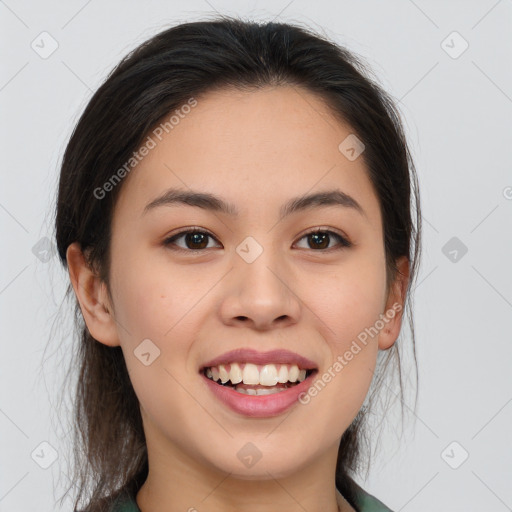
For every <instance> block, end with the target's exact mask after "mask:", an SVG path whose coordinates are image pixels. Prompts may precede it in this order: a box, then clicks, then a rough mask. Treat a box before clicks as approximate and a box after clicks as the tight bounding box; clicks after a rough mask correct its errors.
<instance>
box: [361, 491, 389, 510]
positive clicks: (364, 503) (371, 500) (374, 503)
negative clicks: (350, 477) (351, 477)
mask: <svg viewBox="0 0 512 512" xmlns="http://www.w3.org/2000/svg"><path fill="white" fill-rule="evenodd" d="M356 488H357V497H356V505H357V507H358V511H359V512H393V511H392V510H391V509H390V508H388V507H387V506H386V505H384V503H382V501H380V500H378V499H377V498H376V497H375V496H372V495H371V494H368V493H367V492H366V491H365V490H364V489H363V488H362V487H360V486H359V485H357V484H356Z"/></svg>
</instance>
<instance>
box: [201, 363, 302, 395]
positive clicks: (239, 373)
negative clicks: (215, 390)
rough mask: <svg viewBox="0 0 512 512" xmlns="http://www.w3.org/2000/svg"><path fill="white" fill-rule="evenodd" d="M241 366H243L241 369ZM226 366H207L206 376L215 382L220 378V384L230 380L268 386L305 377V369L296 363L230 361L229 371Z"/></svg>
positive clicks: (296, 380) (297, 380)
mask: <svg viewBox="0 0 512 512" xmlns="http://www.w3.org/2000/svg"><path fill="white" fill-rule="evenodd" d="M241 366H243V369H242V368H241ZM227 367H228V365H224V364H219V365H218V366H212V367H211V368H207V369H206V376H207V377H208V378H210V379H212V380H214V381H216V382H217V381H219V380H220V381H221V383H222V384H226V382H228V381H231V384H233V385H236V384H240V383H241V382H243V383H244V384H248V385H261V386H269V387H270V386H275V385H276V384H287V383H288V382H302V381H303V380H304V379H305V378H306V370H305V369H304V368H302V369H299V367H298V365H296V364H292V365H286V364H281V365H276V364H274V363H271V364H266V365H264V366H257V365H255V364H252V363H245V364H243V363H231V364H230V365H229V371H228V369H227ZM278 367H279V370H278ZM279 389H282V388H279Z"/></svg>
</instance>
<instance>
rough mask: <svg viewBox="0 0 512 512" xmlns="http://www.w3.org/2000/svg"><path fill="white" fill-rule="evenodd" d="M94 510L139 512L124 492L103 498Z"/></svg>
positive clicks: (78, 511)
mask: <svg viewBox="0 0 512 512" xmlns="http://www.w3.org/2000/svg"><path fill="white" fill-rule="evenodd" d="M96 509H98V510H101V511H102V512H141V510H140V509H139V507H138V506H137V502H136V501H135V498H134V496H132V495H131V494H130V493H129V492H127V491H126V490H122V491H120V492H118V493H116V494H115V495H111V496H110V497H108V498H104V499H103V501H102V503H101V504H100V503H98V504H97V507H96ZM89 510H90V509H86V510H74V512H89Z"/></svg>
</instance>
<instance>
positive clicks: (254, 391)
mask: <svg viewBox="0 0 512 512" xmlns="http://www.w3.org/2000/svg"><path fill="white" fill-rule="evenodd" d="M283 389H284V388H268V389H242V388H240V389H236V390H235V391H238V393H242V394H243V395H260V396H261V395H273V394H275V393H280V392H281V391H283Z"/></svg>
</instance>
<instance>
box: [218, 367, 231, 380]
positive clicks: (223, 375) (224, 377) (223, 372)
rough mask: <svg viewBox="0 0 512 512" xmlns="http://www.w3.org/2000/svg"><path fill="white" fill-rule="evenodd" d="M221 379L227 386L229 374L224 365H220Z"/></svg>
mask: <svg viewBox="0 0 512 512" xmlns="http://www.w3.org/2000/svg"><path fill="white" fill-rule="evenodd" d="M219 377H220V381H221V382H222V384H225V383H226V382H227V381H228V380H229V374H228V372H227V371H226V368H225V366H224V365H223V364H219Z"/></svg>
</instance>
